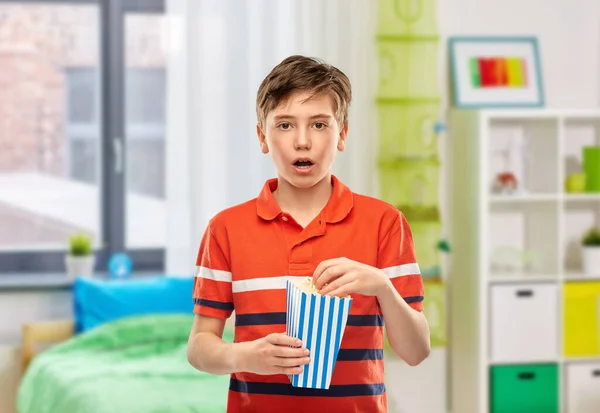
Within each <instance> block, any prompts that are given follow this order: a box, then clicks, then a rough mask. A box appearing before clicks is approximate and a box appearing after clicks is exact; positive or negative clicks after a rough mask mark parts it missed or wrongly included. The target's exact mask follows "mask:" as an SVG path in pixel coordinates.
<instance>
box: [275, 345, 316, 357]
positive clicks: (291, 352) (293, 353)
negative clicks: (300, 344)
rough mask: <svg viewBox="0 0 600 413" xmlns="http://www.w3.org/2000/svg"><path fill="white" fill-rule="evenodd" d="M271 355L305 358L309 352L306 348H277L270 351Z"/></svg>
mask: <svg viewBox="0 0 600 413" xmlns="http://www.w3.org/2000/svg"><path fill="white" fill-rule="evenodd" d="M271 354H272V355H273V356H275V357H306V356H308V355H309V354H310V351H308V349H307V348H293V347H284V346H277V347H274V348H273V349H272V353H271Z"/></svg>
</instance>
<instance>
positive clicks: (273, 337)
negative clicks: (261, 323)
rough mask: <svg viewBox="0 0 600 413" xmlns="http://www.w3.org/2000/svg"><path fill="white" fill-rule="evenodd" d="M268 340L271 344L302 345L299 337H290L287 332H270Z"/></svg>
mask: <svg viewBox="0 0 600 413" xmlns="http://www.w3.org/2000/svg"><path fill="white" fill-rule="evenodd" d="M266 339H267V342H268V343H270V344H274V345H276V346H292V347H301V346H302V341H300V340H298V339H297V338H294V337H290V336H288V335H287V334H285V333H273V334H269V335H268V336H267V337H266Z"/></svg>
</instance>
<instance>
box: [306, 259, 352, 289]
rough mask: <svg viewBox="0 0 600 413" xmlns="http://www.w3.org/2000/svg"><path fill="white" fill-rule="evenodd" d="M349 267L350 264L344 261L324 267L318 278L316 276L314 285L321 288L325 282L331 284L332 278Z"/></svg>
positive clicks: (344, 272)
mask: <svg viewBox="0 0 600 413" xmlns="http://www.w3.org/2000/svg"><path fill="white" fill-rule="evenodd" d="M351 269H352V265H351V264H346V263H343V264H336V265H333V266H330V267H328V268H327V269H325V271H323V272H322V273H321V275H320V276H319V278H317V280H316V281H315V282H314V284H315V287H317V288H318V289H319V290H321V289H322V288H323V287H325V285H326V284H331V283H332V282H333V281H334V280H336V279H338V278H339V277H342V276H343V275H344V274H346V273H347V272H348V271H350V270H351ZM321 294H322V293H321Z"/></svg>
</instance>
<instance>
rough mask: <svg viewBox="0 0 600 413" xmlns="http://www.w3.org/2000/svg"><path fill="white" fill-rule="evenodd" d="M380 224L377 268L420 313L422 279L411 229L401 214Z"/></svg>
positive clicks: (396, 214) (422, 297)
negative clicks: (381, 234)
mask: <svg viewBox="0 0 600 413" xmlns="http://www.w3.org/2000/svg"><path fill="white" fill-rule="evenodd" d="M393 215H394V216H393V217H391V216H388V217H387V221H388V222H389V221H391V222H389V223H383V224H382V228H383V229H384V230H383V231H382V232H383V237H382V239H381V240H380V242H379V255H378V260H377V261H378V263H377V266H378V268H380V269H381V270H383V271H384V272H385V273H386V274H387V276H388V277H390V280H391V281H392V284H393V285H394V287H395V288H396V290H398V292H399V293H400V295H401V296H402V298H404V300H405V301H406V302H407V303H408V304H409V305H410V306H411V307H412V308H414V309H415V310H418V311H422V310H423V299H424V287H423V278H422V277H421V271H420V269H419V264H418V263H417V257H416V254H415V245H414V243H413V236H412V231H411V229H410V226H409V225H408V222H407V220H406V218H405V217H404V215H403V214H402V213H401V212H400V211H397V213H395V214H393Z"/></svg>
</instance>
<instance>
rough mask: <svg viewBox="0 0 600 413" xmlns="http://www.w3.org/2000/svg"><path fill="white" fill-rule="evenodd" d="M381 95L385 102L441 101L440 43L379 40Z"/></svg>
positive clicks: (415, 40) (379, 94) (411, 40)
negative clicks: (405, 100) (396, 100)
mask: <svg viewBox="0 0 600 413" xmlns="http://www.w3.org/2000/svg"><path fill="white" fill-rule="evenodd" d="M378 48H379V89H378V96H379V97H380V98H385V99H439V85H438V42H437V40H423V39H420V40H419V39H402V40H399V39H395V40H388V39H379V41H378Z"/></svg>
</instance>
